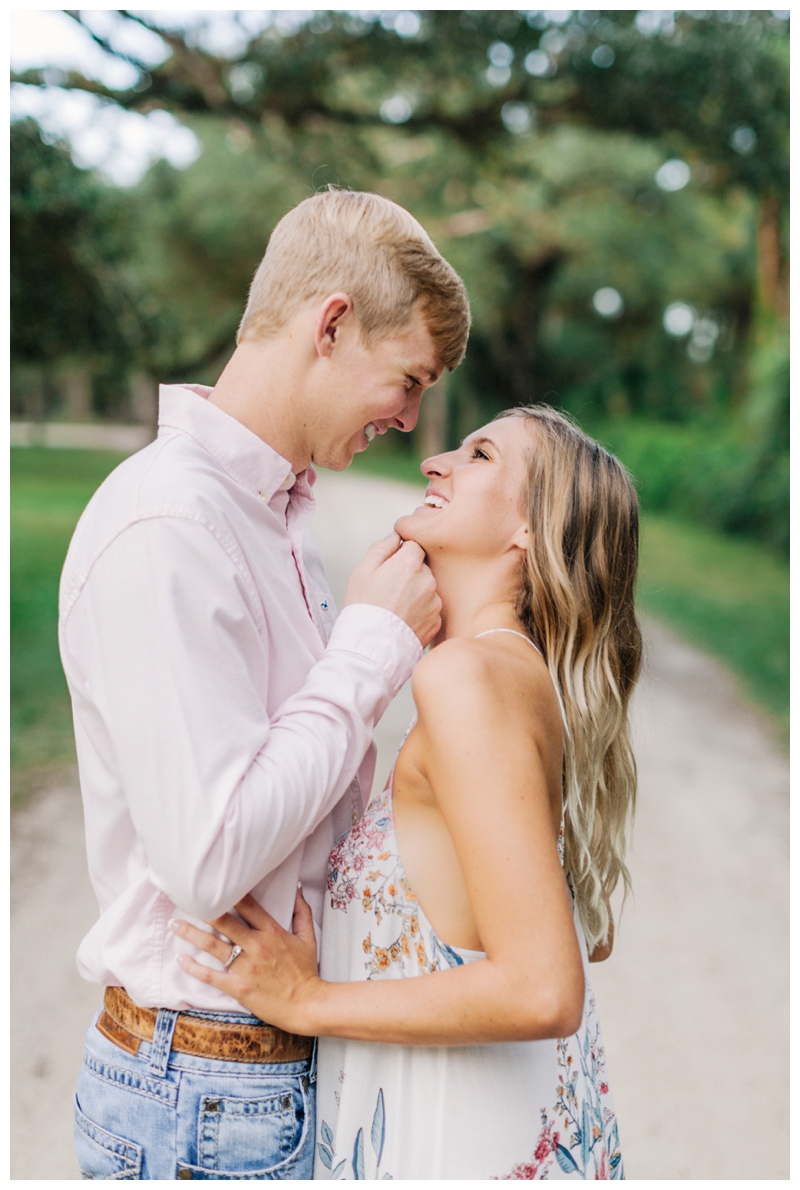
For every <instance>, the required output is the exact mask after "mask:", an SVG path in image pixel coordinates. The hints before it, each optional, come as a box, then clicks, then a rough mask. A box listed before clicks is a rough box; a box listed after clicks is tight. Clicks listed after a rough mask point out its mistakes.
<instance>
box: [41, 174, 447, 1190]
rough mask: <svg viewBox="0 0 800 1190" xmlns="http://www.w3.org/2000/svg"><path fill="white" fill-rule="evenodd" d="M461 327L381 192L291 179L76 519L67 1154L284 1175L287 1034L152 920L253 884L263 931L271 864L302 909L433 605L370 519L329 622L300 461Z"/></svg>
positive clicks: (387, 415) (275, 901)
mask: <svg viewBox="0 0 800 1190" xmlns="http://www.w3.org/2000/svg"><path fill="white" fill-rule="evenodd" d="M468 328H469V310H468V304H467V300H466V294H465V291H464V288H463V285H462V283H461V281H460V279H459V278H458V276H457V275H456V274H455V273H454V271H453V270H452V268H451V267H450V266H449V265H448V264H447V262H446V261H444V260H443V258H442V257H441V256H440V254H439V253H438V252H437V251H436V249H435V248H434V246H433V244H432V243H431V241H430V239H429V238H428V237H427V235H426V234H425V232H424V231H423V230H422V228H421V227H420V226H419V224H418V223H417V222H416V221H415V220H414V219H412V217H411V216H410V215H409V214H408V213H407V212H406V211H403V210H402V209H401V208H400V207H397V206H396V205H395V204H394V203H391V202H389V201H388V200H386V199H382V198H379V197H378V196H376V195H369V194H357V193H351V192H346V191H329V192H326V193H322V194H317V195H315V196H313V197H312V198H309V199H307V200H306V201H305V202H303V203H301V204H300V205H299V206H298V207H296V208H295V209H294V210H293V211H291V212H290V213H289V214H288V215H286V216H285V217H284V219H283V220H281V222H280V223H279V224H278V226H277V227H276V229H275V230H274V232H273V234H272V236H271V238H270V242H269V245H268V247H267V251H266V254H265V256H264V259H263V261H262V263H261V265H260V267H259V269H258V271H257V273H256V275H255V278H254V280H253V284H252V287H251V291H250V297H249V301H248V304H247V308H246V310H245V314H244V317H243V319H242V323H241V326H240V328H239V335H238V339H237V348H236V351H235V352H234V354H233V356H232V357H231V359H230V361H229V363H228V365H227V367H226V368H225V370H224V372H223V373H222V376H221V377H220V379H219V381H218V383H217V385H216V387H215V388H214V389H213V390H203V389H200V388H199V387H196V386H184V385H174V386H167V387H162V390H161V398H160V411H159V436H158V438H157V440H156V442H154V443H153V444H152V445H151V446H149V447H148V448H147V449H146V450H144V451H141V452H140V453H139V454H138V455H135V456H134V457H133V458H131V459H129V460H127V461H126V462H125V463H123V464H122V466H121V467H119V468H118V469H117V470H116V471H115V472H114V473H113V474H112V475H111V476H110V477H109V479H108V480H107V481H106V482H105V483H104V484H103V485H102V487H101V488H100V489H99V491H98V492H97V494H96V495H95V497H94V498H93V500H92V501H91V503H90V504H89V506H88V508H87V509H86V511H85V513H84V515H83V517H82V518H81V521H80V523H79V525H78V528H77V530H76V532H75V536H74V538H73V542H72V545H71V546H70V550H69V554H68V556H67V561H66V563H65V567H64V573H63V576H62V584H61V597H60V622H59V631H60V644H61V655H62V659H63V663H64V670H65V672H66V675H67V680H68V683H69V687H70V692H71V695H72V700H73V710H74V719H75V734H76V742H77V749H78V761H79V766H80V775H81V788H82V792H83V798H84V807H85V816H86V838H87V852H88V859H89V868H90V873H91V877H92V881H93V884H94V887H95V890H96V892H97V896H98V900H99V903H100V918H99V920H98V922H97V923H96V925H95V926H94V928H93V929H92V930H91V931H90V932H89V934H88V935H87V937H86V938H85V939H84V941H83V943H82V945H81V948H80V951H79V954H78V965H79V969H80V971H81V974H82V975H83V976H84V977H85V978H87V979H90V980H94V981H96V982H98V983H100V984H103V985H105V987H106V993H105V1005H104V1009H103V1011H102V1012H101V1013H100V1015H99V1017H98V1018H97V1019H96V1021H95V1022H93V1024H92V1026H91V1027H90V1029H89V1031H88V1034H87V1048H86V1054H85V1058H84V1065H83V1069H82V1072H81V1076H80V1080H79V1085H78V1093H77V1097H76V1109H75V1110H76V1129H75V1135H76V1146H77V1151H78V1158H79V1163H80V1166H81V1170H82V1172H83V1174H84V1176H88V1177H91V1178H148V1179H165V1180H172V1179H175V1178H176V1177H177V1178H179V1179H189V1178H213V1179H221V1178H228V1177H232V1178H235V1179H236V1178H266V1179H272V1178H306V1177H310V1176H311V1169H312V1155H313V1142H314V1118H313V1077H314V1069H313V1063H312V1052H311V1051H312V1044H313V1043H312V1041H311V1040H310V1039H307V1038H300V1037H293V1036H290V1035H288V1034H286V1033H283V1032H282V1031H281V1030H279V1029H276V1028H271V1027H270V1026H268V1025H264V1024H262V1023H261V1022H258V1021H257V1020H256V1019H255V1018H253V1017H249V1016H248V1015H247V1014H243V1013H242V1012H241V1006H240V1005H238V1004H237V1003H236V1002H235V1001H233V1000H230V999H228V998H227V997H225V996H224V995H222V994H221V993H219V992H216V991H215V990H214V989H209V988H205V987H203V986H201V985H200V984H198V983H197V982H196V981H194V980H192V979H191V978H190V977H189V976H187V975H186V974H184V972H183V971H182V970H181V968H180V967H179V966H178V964H177V963H176V961H175V959H176V956H177V954H178V953H179V952H180V951H181V950H185V946H184V945H183V944H182V943H181V942H180V941H179V939H178V938H177V937H176V936H175V935H174V934H173V932H172V931H171V930H170V928H169V922H170V920H171V919H172V918H173V917H176V916H183V917H185V916H190V917H192V918H193V920H195V921H196V922H198V923H199V922H202V921H203V920H204V919H208V918H212V917H216V916H217V915H219V914H220V913H222V912H224V911H225V910H228V909H230V908H231V906H232V905H234V904H235V902H236V901H238V900H239V899H240V898H241V896H242V895H243V894H244V893H246V892H248V891H252V893H253V895H254V896H255V897H256V898H257V900H258V901H259V902H260V903H261V904H262V905H264V907H265V908H267V909H268V910H269V911H270V912H271V913H272V914H273V915H274V916H275V917H276V918H277V919H278V920H279V921H280V922H281V923H282V924H284V925H286V926H288V925H289V923H290V921H291V918H292V911H293V906H294V900H295V892H296V888H297V884H298V881H301V882H302V885H303V888H304V891H305V895H306V898H307V900H308V901H309V903H310V904H311V906H312V909H313V912H314V917H315V921H316V922H317V923H318V922H319V921H320V920H321V909H322V896H323V890H324V885H325V876H326V871H325V869H326V860H327V856H328V853H329V851H330V849H331V848H332V846H333V844H334V843H335V841H336V839H337V838H338V837H339V836H341V835H342V834H343V833H344V832H345V831H346V830H347V829H349V827H350V825H351V823H352V822H353V821H355V819H356V818H357V817H358V815H359V814H360V813H361V810H362V808H363V797H364V794H365V793H368V791H369V786H370V783H371V780H372V772H373V768H374V748H373V746H372V743H371V733H372V728H373V726H374V724H375V723H376V721H377V720H378V719H379V717H380V715H381V714H382V713H383V711H384V709H385V708H386V706H387V705H388V703H389V701H390V700H391V698H392V697H393V696H394V694H395V693H396V692H397V691H398V689H399V688H400V686H401V685H402V684H403V682H404V681H405V680H406V679H407V677H408V676H409V674H410V672H411V670H412V668H413V666H414V664H415V663H416V661H417V660H418V658H419V656H420V655H421V651H422V648H423V647H424V645H426V644H427V643H428V642H429V641H430V640H431V639H432V638H433V636H434V635H435V633H436V632H437V631H438V628H439V622H440V617H439V609H440V602H439V599H438V596H437V595H436V592H435V587H434V583H433V579H432V577H431V575H430V572H429V570H428V568H427V566H425V564H424V557H423V555H422V551H421V550H420V549H419V547H418V546H416V545H415V544H414V543H407V544H402V543H401V542H400V540H399V538H397V537H396V535H391V536H390V537H388V538H386V539H385V540H384V541H382V542H380V543H378V544H377V545H376V546H373V547H372V549H371V550H370V551H369V552H368V554H367V556H366V557H365V559H364V560H363V561H362V563H361V564H360V565H359V567H358V568H357V569H356V571H355V572H354V574H353V577H352V579H351V583H350V586H349V588H348V593H347V597H346V600H345V604H346V606H345V608H344V610H343V612H342V614H341V616H340V617H339V619H338V620H337V621H336V623H335V624H334V618H335V613H334V609H333V601H332V598H331V595H330V592H329V590H328V587H327V584H326V582H325V578H324V574H323V571H322V566H321V562H320V559H319V555H318V554H317V552H316V550H315V548H314V546H313V543H312V542H311V541H310V539H309V537H308V534H307V533H306V532H305V530H306V526H307V523H308V521H309V519H310V518H311V515H312V513H313V509H314V500H313V496H312V490H311V489H312V484H313V481H314V473H313V470H312V468H311V465H312V464H313V463H317V464H320V465H323V466H326V467H331V468H334V469H341V468H344V467H346V466H347V465H348V463H349V462H350V461H351V459H352V457H353V454H354V453H355V452H356V451H359V450H364V449H365V448H366V447H367V445H368V442H369V441H370V439H371V438H372V437H373V436H374V435H375V434H382V433H385V432H386V430H387V429H389V428H392V427H394V428H397V429H400V430H403V431H408V430H411V429H412V428H413V426H414V424H415V422H416V419H417V414H418V410H419V402H420V398H421V395H422V392H423V390H424V389H425V388H426V387H427V386H428V385H430V384H433V383H434V382H435V381H436V380H437V378H438V377H439V375H440V374H441V371H442V369H443V367H448V368H451V369H452V368H454V367H455V366H456V365H457V364H458V362H459V361H460V359H461V357H462V355H463V352H464V348H465V345H466V338H467V333H468ZM233 961H235V958H234V960H233Z"/></svg>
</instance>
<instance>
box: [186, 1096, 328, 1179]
mask: <svg viewBox="0 0 800 1190" xmlns="http://www.w3.org/2000/svg"><path fill="white" fill-rule="evenodd" d="M304 1081H305V1080H304ZM292 1083H293V1085H288V1084H287V1085H286V1086H284V1088H283V1089H281V1090H278V1091H271V1092H269V1093H264V1094H255V1095H252V1096H233V1095H214V1096H211V1095H206V1096H203V1098H202V1099H201V1101H200V1108H199V1113H198V1121H197V1157H198V1163H197V1165H188V1164H186V1163H183V1162H181V1163H180V1164H179V1170H178V1176H179V1177H180V1176H182V1177H184V1178H185V1177H193V1178H215V1179H226V1178H227V1179H240V1178H243V1179H250V1180H252V1179H259V1178H261V1179H280V1178H283V1177H292V1178H298V1177H299V1178H302V1177H308V1178H310V1177H311V1166H312V1158H313V1148H312V1146H311V1144H310V1143H309V1141H313V1125H314V1120H313V1107H312V1106H311V1103H310V1101H309V1098H308V1096H307V1095H306V1094H305V1093H304V1088H303V1087H302V1084H301V1083H300V1080H299V1079H298V1080H292ZM306 1150H307V1152H306ZM306 1166H308V1168H307V1169H306ZM181 1170H183V1171H184V1172H183V1174H182V1175H181V1172H180V1171H181Z"/></svg>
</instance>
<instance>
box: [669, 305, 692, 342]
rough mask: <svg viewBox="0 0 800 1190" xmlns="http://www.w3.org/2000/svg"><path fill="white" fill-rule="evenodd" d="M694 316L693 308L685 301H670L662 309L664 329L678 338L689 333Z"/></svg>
mask: <svg viewBox="0 0 800 1190" xmlns="http://www.w3.org/2000/svg"><path fill="white" fill-rule="evenodd" d="M696 318H697V314H696V312H695V310H694V309H693V308H692V307H691V306H690V305H688V304H687V303H686V302H670V304H669V305H668V306H667V308H666V310H665V311H664V330H665V331H666V332H667V334H669V335H674V336H675V337H676V339H680V338H682V337H683V336H684V335H688V334H689V331H690V330H691V329H692V327H693V326H694V324H695V319H696Z"/></svg>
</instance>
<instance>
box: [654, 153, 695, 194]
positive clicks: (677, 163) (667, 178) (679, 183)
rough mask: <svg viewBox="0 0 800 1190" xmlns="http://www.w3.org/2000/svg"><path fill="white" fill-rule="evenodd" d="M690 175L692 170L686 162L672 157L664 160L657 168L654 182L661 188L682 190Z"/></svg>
mask: <svg viewBox="0 0 800 1190" xmlns="http://www.w3.org/2000/svg"><path fill="white" fill-rule="evenodd" d="M691 176H692V171H691V169H690V168H689V166H688V165H687V164H686V162H685V161H681V159H680V158H679V157H673V158H672V159H671V160H670V161H665V162H664V164H663V165H662V166H661V169H659V170H658V172H657V173H656V182H657V183H658V185H659V186H660V187H661V189H662V190H683V188H684V186H685V185H686V184H687V183H688V182H689V179H690V178H691Z"/></svg>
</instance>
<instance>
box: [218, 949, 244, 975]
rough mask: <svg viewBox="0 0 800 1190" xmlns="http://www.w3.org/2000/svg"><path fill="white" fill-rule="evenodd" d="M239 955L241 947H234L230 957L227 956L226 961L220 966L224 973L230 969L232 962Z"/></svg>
mask: <svg viewBox="0 0 800 1190" xmlns="http://www.w3.org/2000/svg"><path fill="white" fill-rule="evenodd" d="M241 953H242V948H241V946H234V948H233V950H232V951H231V953H230V955H229V956H228V961H227V962H225V963H223V964H222V965H223V967H224V968H225V970H226V971H227V970H228V968H229V967H230V965H231V963H232V962H233V960H234V959H236V958H238V957H239V955H240V954H241Z"/></svg>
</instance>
